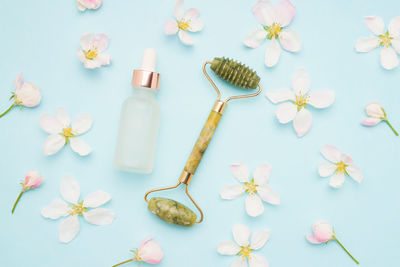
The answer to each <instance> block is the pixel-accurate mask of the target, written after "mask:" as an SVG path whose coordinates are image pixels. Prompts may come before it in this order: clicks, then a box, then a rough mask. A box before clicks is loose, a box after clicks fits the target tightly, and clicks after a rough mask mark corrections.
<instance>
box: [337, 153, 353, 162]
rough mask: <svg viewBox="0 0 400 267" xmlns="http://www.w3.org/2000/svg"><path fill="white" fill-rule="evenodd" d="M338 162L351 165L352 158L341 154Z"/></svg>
mask: <svg viewBox="0 0 400 267" xmlns="http://www.w3.org/2000/svg"><path fill="white" fill-rule="evenodd" d="M340 160H341V161H343V162H344V164H346V165H351V164H353V158H352V157H350V156H349V155H346V154H342V156H341V157H340Z"/></svg>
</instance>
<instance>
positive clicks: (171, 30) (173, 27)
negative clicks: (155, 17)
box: [164, 19, 179, 35]
mask: <svg viewBox="0 0 400 267" xmlns="http://www.w3.org/2000/svg"><path fill="white" fill-rule="evenodd" d="M178 29H179V28H178V23H177V22H176V20H174V19H169V20H167V22H165V24H164V32H165V34H167V35H172V34H176V33H177V32H178Z"/></svg>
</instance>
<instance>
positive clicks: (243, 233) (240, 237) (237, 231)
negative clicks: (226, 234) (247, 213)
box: [232, 224, 251, 247]
mask: <svg viewBox="0 0 400 267" xmlns="http://www.w3.org/2000/svg"><path fill="white" fill-rule="evenodd" d="M232 233H233V238H234V239H235V241H236V243H237V244H238V245H239V246H242V247H243V246H244V247H245V246H248V245H249V238H250V234H251V231H250V229H249V228H247V227H246V226H244V225H241V224H235V225H234V226H233V228H232Z"/></svg>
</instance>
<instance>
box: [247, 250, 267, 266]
mask: <svg viewBox="0 0 400 267" xmlns="http://www.w3.org/2000/svg"><path fill="white" fill-rule="evenodd" d="M268 266H269V264H268V261H267V259H265V258H264V257H263V256H261V255H258V254H255V253H252V254H251V258H250V259H249V267H268Z"/></svg>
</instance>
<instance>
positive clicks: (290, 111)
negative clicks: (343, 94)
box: [266, 68, 335, 137]
mask: <svg viewBox="0 0 400 267" xmlns="http://www.w3.org/2000/svg"><path fill="white" fill-rule="evenodd" d="M292 88H293V90H289V89H279V90H276V91H272V92H267V93H266V96H267V98H268V99H269V100H270V101H271V102H272V103H274V104H277V103H279V102H285V103H282V104H279V106H278V108H277V109H276V111H275V115H276V117H277V118H278V120H279V122H280V123H289V122H291V121H293V127H294V130H295V131H296V133H297V135H298V136H299V137H301V136H303V135H305V134H306V133H307V132H308V131H309V130H310V128H311V125H312V116H311V113H310V111H308V110H307V109H306V107H307V106H308V105H311V106H313V107H314V108H319V109H320V108H327V107H329V106H330V105H332V104H333V102H334V101H335V92H333V91H331V90H318V91H314V92H311V93H308V91H309V90H310V78H309V76H308V73H307V70H306V69H305V68H299V69H297V71H296V73H295V75H294V77H293V81H292Z"/></svg>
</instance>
